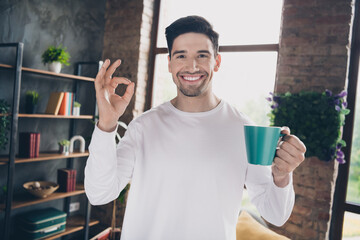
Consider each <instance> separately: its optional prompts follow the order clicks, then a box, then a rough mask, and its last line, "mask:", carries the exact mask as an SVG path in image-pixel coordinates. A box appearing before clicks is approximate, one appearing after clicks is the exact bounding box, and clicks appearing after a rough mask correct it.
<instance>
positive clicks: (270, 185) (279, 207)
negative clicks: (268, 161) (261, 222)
mask: <svg viewBox="0 0 360 240" xmlns="http://www.w3.org/2000/svg"><path fill="white" fill-rule="evenodd" d="M245 185H246V189H247V191H248V193H249V197H250V201H251V202H252V203H253V204H254V205H255V206H256V207H257V209H258V211H259V212H260V214H261V216H262V217H263V218H264V219H265V220H266V221H268V222H270V223H272V224H274V225H275V226H282V225H283V224H284V223H285V222H286V221H287V220H288V219H289V217H290V215H291V212H292V209H293V207H294V203H295V192H294V188H293V182H292V173H290V181H289V184H288V185H287V186H285V187H283V188H280V187H278V186H276V185H275V183H274V180H273V176H272V173H271V166H260V165H253V164H248V169H247V173H246V179H245Z"/></svg>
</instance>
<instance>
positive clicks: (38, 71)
mask: <svg viewBox="0 0 360 240" xmlns="http://www.w3.org/2000/svg"><path fill="white" fill-rule="evenodd" d="M0 68H6V69H12V68H14V67H13V66H11V65H7V64H1V63H0ZM21 70H22V71H24V72H30V73H36V74H42V75H48V76H56V77H62V78H69V79H76V80H83V81H90V82H93V81H94V78H90V77H82V76H77V75H71V74H66V73H54V72H49V71H45V70H40V69H33V68H27V67H22V68H21Z"/></svg>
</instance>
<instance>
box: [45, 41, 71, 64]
mask: <svg viewBox="0 0 360 240" xmlns="http://www.w3.org/2000/svg"><path fill="white" fill-rule="evenodd" d="M41 58H42V62H43V63H44V64H45V63H52V62H60V63H62V64H65V65H66V66H69V65H70V63H69V59H70V54H69V53H68V52H66V48H63V47H62V46H61V45H60V46H59V47H54V46H50V47H49V48H48V49H47V50H46V51H45V52H44V53H43V54H42V56H41Z"/></svg>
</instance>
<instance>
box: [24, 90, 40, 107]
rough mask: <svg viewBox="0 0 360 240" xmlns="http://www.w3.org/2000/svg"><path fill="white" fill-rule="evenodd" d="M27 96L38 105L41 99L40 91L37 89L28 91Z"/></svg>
mask: <svg viewBox="0 0 360 240" xmlns="http://www.w3.org/2000/svg"><path fill="white" fill-rule="evenodd" d="M26 97H27V98H29V100H30V99H31V101H32V104H33V105H36V104H37V103H38V101H39V93H38V92H37V91H30V90H28V91H26Z"/></svg>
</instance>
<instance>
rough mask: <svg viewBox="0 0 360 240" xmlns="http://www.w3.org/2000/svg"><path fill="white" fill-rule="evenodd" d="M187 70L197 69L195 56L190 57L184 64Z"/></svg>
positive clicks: (194, 70) (193, 70)
mask: <svg viewBox="0 0 360 240" xmlns="http://www.w3.org/2000/svg"><path fill="white" fill-rule="evenodd" d="M186 67H187V70H188V71H189V72H196V71H199V65H198V61H197V59H196V58H191V59H189V61H188V62H187V64H186Z"/></svg>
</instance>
